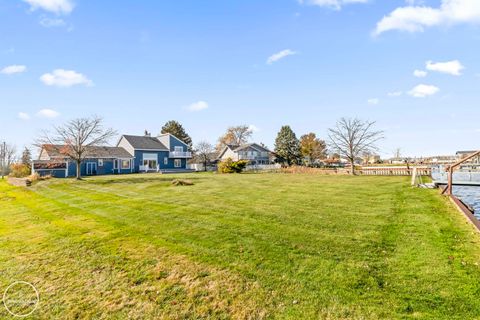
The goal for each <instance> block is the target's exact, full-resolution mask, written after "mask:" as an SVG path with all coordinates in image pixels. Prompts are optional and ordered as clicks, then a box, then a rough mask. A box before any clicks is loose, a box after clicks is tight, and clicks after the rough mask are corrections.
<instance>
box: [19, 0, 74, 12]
mask: <svg viewBox="0 0 480 320" xmlns="http://www.w3.org/2000/svg"><path fill="white" fill-rule="evenodd" d="M23 2H26V3H28V4H29V5H30V9H31V10H33V11H34V10H37V9H41V10H44V11H48V12H52V13H55V14H69V13H70V12H72V11H73V8H74V7H75V4H74V3H73V1H72V0H23Z"/></svg>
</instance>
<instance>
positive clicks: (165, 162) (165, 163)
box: [163, 157, 168, 165]
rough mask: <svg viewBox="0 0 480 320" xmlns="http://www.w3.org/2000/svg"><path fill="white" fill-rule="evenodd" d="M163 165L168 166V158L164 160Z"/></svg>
mask: <svg viewBox="0 0 480 320" xmlns="http://www.w3.org/2000/svg"><path fill="white" fill-rule="evenodd" d="M163 164H164V165H167V164H168V158H167V157H165V158H163Z"/></svg>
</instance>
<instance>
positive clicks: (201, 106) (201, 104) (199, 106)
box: [186, 101, 208, 112]
mask: <svg viewBox="0 0 480 320" xmlns="http://www.w3.org/2000/svg"><path fill="white" fill-rule="evenodd" d="M186 109H187V110H188V111H191V112H196V111H202V110H205V109H208V103H206V102H205V101H197V102H194V103H192V104H191V105H189V106H187V107H186Z"/></svg>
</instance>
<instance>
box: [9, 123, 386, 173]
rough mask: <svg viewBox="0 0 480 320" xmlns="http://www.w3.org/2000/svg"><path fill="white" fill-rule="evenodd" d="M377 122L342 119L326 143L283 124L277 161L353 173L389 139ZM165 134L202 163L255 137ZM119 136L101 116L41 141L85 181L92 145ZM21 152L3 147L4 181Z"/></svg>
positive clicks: (241, 131)
mask: <svg viewBox="0 0 480 320" xmlns="http://www.w3.org/2000/svg"><path fill="white" fill-rule="evenodd" d="M374 127H375V122H371V121H364V120H360V119H357V118H341V119H340V120H338V121H337V123H336V125H335V126H334V127H332V128H330V129H328V140H327V141H325V140H322V139H320V138H318V137H317V135H316V134H315V133H313V132H311V133H307V134H305V135H302V136H301V137H300V139H298V138H297V136H296V134H295V132H294V131H293V130H292V128H291V127H290V126H288V125H285V126H282V127H281V128H280V131H279V132H278V134H277V137H276V139H275V147H274V153H275V157H276V161H277V162H279V163H282V164H283V165H285V166H292V165H309V164H312V163H315V162H316V161H318V160H322V159H325V158H326V157H327V153H328V152H331V153H333V152H334V153H337V154H338V155H339V156H341V157H343V158H345V159H347V160H348V162H349V163H350V166H351V172H352V174H354V173H355V160H356V159H357V158H358V157H359V156H360V155H361V154H365V153H371V152H374V151H376V150H377V146H376V143H377V142H378V141H379V140H380V139H382V138H383V132H382V131H380V130H375V129H374ZM160 133H161V134H165V133H170V134H172V135H174V136H176V137H177V138H179V139H180V140H182V141H184V142H185V143H186V144H187V145H188V147H189V149H190V150H191V151H193V153H194V155H195V157H196V159H197V161H200V162H202V163H203V164H204V167H205V168H206V166H207V163H208V162H209V161H211V160H214V159H215V158H216V157H217V155H218V154H219V152H220V151H221V150H223V148H225V146H227V145H233V146H241V145H243V144H246V143H248V142H249V140H250V139H251V137H252V135H253V131H252V129H251V128H250V127H249V126H247V125H239V126H232V127H229V128H228V129H227V130H226V132H225V133H224V134H223V135H222V136H220V137H219V139H218V141H217V144H216V146H213V145H212V144H211V143H210V142H208V141H200V142H198V143H197V144H196V145H195V146H193V141H192V138H191V137H190V135H189V134H188V133H187V132H186V130H185V128H184V127H183V126H182V125H181V124H180V123H179V122H178V121H175V120H171V121H168V122H167V123H165V125H163V126H162V128H161V130H160ZM115 135H117V132H116V131H115V130H113V129H111V128H105V127H104V126H103V119H102V118H100V117H97V116H93V117H90V118H79V119H74V120H71V121H69V122H67V123H65V124H64V125H61V126H58V127H54V128H53V131H45V132H44V134H43V135H42V136H41V137H40V138H39V139H37V140H36V145H37V146H41V145H44V144H49V145H55V146H56V145H61V146H62V147H61V150H58V151H59V152H61V153H62V154H65V156H66V157H68V158H70V159H71V160H73V161H75V162H76V163H77V178H78V179H80V170H79V168H80V163H81V162H82V161H83V160H85V156H86V149H87V148H88V147H89V146H98V145H104V144H107V143H108V142H109V140H110V139H111V138H113V137H114V136H115ZM15 154H16V149H15V147H14V146H13V145H10V144H6V143H3V144H2V145H1V149H0V173H1V174H2V177H3V176H4V175H6V174H8V170H9V168H11V165H12V164H13V163H14V162H15ZM21 161H22V162H21V163H23V164H24V165H27V166H30V164H31V152H30V150H29V149H28V148H25V150H24V151H23V153H22V160H21Z"/></svg>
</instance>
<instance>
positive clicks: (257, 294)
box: [0, 174, 480, 319]
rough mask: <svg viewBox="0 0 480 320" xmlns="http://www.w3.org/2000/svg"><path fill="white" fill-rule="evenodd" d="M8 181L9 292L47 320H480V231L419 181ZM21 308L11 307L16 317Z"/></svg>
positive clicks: (0, 191) (4, 199)
mask: <svg viewBox="0 0 480 320" xmlns="http://www.w3.org/2000/svg"><path fill="white" fill-rule="evenodd" d="M182 177H188V178H189V179H191V180H192V181H194V183H195V185H193V186H183V187H176V186H171V184H170V181H171V180H172V179H173V178H178V176H169V175H163V176H162V175H131V176H118V177H97V178H91V179H86V180H85V181H81V182H77V181H74V180H51V181H48V182H41V183H39V184H37V185H35V186H34V187H32V188H31V189H29V190H26V189H22V188H14V187H11V186H8V185H7V184H6V183H4V182H0V270H1V273H0V275H1V276H0V289H1V292H2V293H3V290H4V288H5V287H7V286H8V285H9V284H10V283H12V282H13V281H14V280H24V281H28V282H31V283H32V284H34V285H35V287H36V288H37V289H38V291H39V292H40V304H39V307H38V309H37V310H36V311H35V313H34V314H33V315H32V316H31V318H39V319H53V318H66V319H72V318H95V319H107V318H108V319H125V318H134V319H135V318H138V319H154V318H155V319H186V318H188V319H207V318H210V319H230V318H233V319H247V318H249V319H260V318H275V319H397V318H407V319H408V318H411V319H474V318H478V317H480V298H479V296H480V281H479V279H480V267H479V263H480V235H479V234H477V233H476V232H475V231H474V229H473V228H472V227H471V226H470V225H469V224H467V223H466V221H465V219H464V218H463V217H462V216H461V215H460V214H459V213H458V212H457V211H456V210H455V209H454V208H453V207H452V206H451V205H450V204H449V203H448V202H447V201H446V200H445V199H443V198H442V197H441V196H440V195H439V194H438V192H437V191H434V190H424V189H413V188H410V187H409V185H408V179H407V178H401V177H371V176H367V177H349V176H309V175H287V174H245V175H214V174H190V175H185V176H182ZM7 317H8V314H7V313H6V311H5V310H4V309H3V307H2V306H0V318H2V319H3V318H7Z"/></svg>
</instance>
